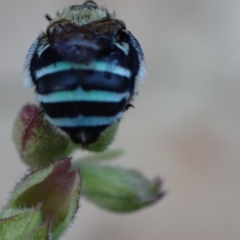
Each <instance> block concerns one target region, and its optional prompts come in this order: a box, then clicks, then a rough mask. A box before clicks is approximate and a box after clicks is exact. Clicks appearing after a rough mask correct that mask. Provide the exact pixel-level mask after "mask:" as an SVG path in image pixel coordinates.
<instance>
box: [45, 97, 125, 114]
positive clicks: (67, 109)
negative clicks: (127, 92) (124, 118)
mask: <svg viewBox="0 0 240 240" xmlns="http://www.w3.org/2000/svg"><path fill="white" fill-rule="evenodd" d="M126 104H127V100H126V99H123V100H122V101H120V102H87V101H82V102H59V103H41V105H42V107H43V108H44V111H45V112H46V113H47V115H48V116H49V117H51V118H62V117H76V116H78V115H80V114H81V115H84V116H113V115H116V114H118V113H119V112H121V111H124V109H125V107H126Z"/></svg>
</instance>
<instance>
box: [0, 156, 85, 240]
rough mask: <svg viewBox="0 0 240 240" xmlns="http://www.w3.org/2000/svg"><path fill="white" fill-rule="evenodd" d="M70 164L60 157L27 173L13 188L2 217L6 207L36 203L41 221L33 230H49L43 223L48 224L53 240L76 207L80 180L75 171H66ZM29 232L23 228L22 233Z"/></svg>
mask: <svg viewBox="0 0 240 240" xmlns="http://www.w3.org/2000/svg"><path fill="white" fill-rule="evenodd" d="M70 167H71V163H70V159H64V160H59V161H56V162H55V163H54V164H51V165H50V166H48V167H45V168H42V169H39V170H36V171H33V172H31V173H30V174H29V175H27V176H26V177H25V178H24V179H23V180H22V181H21V182H20V183H19V184H18V185H17V187H16V189H15V190H14V191H13V194H12V196H11V198H10V200H9V201H8V204H7V206H6V208H5V210H4V211H3V215H5V216H6V215H7V214H6V212H8V211H9V209H17V210H19V209H32V208H34V207H37V206H39V204H40V208H39V211H40V213H41V222H40V224H39V223H38V224H37V226H36V224H35V225H34V226H35V228H34V230H36V232H38V231H39V232H41V234H45V233H46V232H48V231H50V230H49V229H48V228H47V226H51V236H52V237H53V239H57V238H58V237H59V236H60V235H61V234H62V233H63V232H64V231H65V229H66V228H67V227H68V225H69V224H70V223H71V221H72V219H73V217H74V216H75V214H76V212H77V209H78V201H79V195H80V185H81V179H80V175H79V171H70ZM4 212H5V213H4ZM49 221H50V223H49ZM46 223H48V224H47V225H46ZM29 224H30V225H31V224H32V223H31V221H30V223H29ZM44 224H45V225H44ZM44 226H45V227H44ZM41 227H42V228H41ZM15 231H20V230H19V229H17V230H15ZM29 234H30V231H25V235H26V236H29ZM0 236H1V234H0ZM0 239H2V238H1V237H0ZM9 239H14V238H9ZM24 239H27V238H24ZM34 239H35V238H34Z"/></svg>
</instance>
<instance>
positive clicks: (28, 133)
mask: <svg viewBox="0 0 240 240" xmlns="http://www.w3.org/2000/svg"><path fill="white" fill-rule="evenodd" d="M13 141H14V143H15V145H16V148H17V151H18V153H19V155H20V157H21V158H22V160H23V161H24V162H25V163H26V164H28V165H29V166H31V167H39V166H46V165H48V164H49V163H51V162H53V161H55V160H56V159H58V158H60V157H66V156H67V155H68V154H69V152H71V147H70V146H71V141H70V139H69V138H68V136H66V135H63V134H61V133H60V132H59V131H57V130H56V128H55V127H53V126H52V125H51V124H50V123H49V122H48V121H47V120H45V119H44V114H43V113H42V112H41V110H40V108H39V107H38V106H36V105H33V104H27V105H25V106H24V107H23V108H22V110H21V111H20V113H19V114H18V116H17V119H16V121H15V124H14V129H13Z"/></svg>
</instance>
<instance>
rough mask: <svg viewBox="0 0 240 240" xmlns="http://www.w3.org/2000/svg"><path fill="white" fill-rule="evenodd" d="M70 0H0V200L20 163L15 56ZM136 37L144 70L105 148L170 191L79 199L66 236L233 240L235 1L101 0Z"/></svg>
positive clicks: (237, 173) (237, 175)
mask: <svg viewBox="0 0 240 240" xmlns="http://www.w3.org/2000/svg"><path fill="white" fill-rule="evenodd" d="M80 3H81V1H74V0H72V1H70V0H58V1H56V0H53V1H47V0H41V1H37V0H21V1H2V2H1V7H0V43H1V44H0V74H1V80H0V123H1V127H0V149H1V151H0V159H1V161H0V205H1V206H3V205H4V204H5V202H6V200H7V199H8V196H9V193H10V191H11V190H12V189H13V187H14V186H15V184H16V182H17V181H19V179H20V178H21V177H22V176H23V175H24V173H25V172H26V166H24V164H23V163H22V162H21V161H20V160H19V157H18V156H17V154H16V151H15V148H14V145H13V143H12V140H11V131H12V125H13V121H14V118H15V116H16V114H17V112H18V110H19V108H20V107H21V106H22V105H23V104H24V103H26V102H33V101H35V96H34V93H33V89H23V87H22V82H23V74H22V70H23V63H24V58H25V55H26V53H27V50H28V48H29V46H30V44H31V43H32V41H33V40H34V39H35V38H36V37H37V35H38V33H39V32H40V30H45V28H46V26H47V21H46V20H45V19H44V18H43V15H44V14H45V13H49V14H51V15H53V14H54V13H55V12H56V11H57V10H61V9H62V8H63V7H64V6H68V5H72V4H80ZM98 3H99V4H100V5H105V6H107V7H108V8H109V10H110V11H113V10H116V11H117V14H118V17H119V18H120V19H123V20H124V21H125V22H126V23H127V26H128V28H129V29H130V30H131V31H132V32H133V33H134V34H135V36H136V37H137V38H138V40H139V41H140V43H141V45H142V47H143V49H144V52H145V56H146V61H147V68H148V77H147V78H146V80H145V83H144V84H143V85H140V86H139V90H140V94H139V96H137V98H136V99H135V102H134V105H135V108H134V109H131V110H129V111H128V112H127V113H126V115H125V117H124V119H123V121H122V124H121V127H120V131H119V133H118V136H117V138H116V140H115V142H114V144H113V145H112V146H111V148H121V149H124V150H125V152H126V154H125V156H123V157H122V158H120V159H118V160H117V161H116V164H118V165H122V166H125V167H129V168H138V169H139V170H141V171H142V172H144V173H145V174H146V175H147V176H148V177H149V178H153V177H154V176H156V175H160V176H161V177H162V178H163V179H164V180H165V185H164V186H165V189H166V190H167V191H168V195H167V196H166V197H165V198H164V199H163V200H162V201H161V202H159V203H158V204H156V205H153V206H151V207H149V208H145V209H143V210H141V211H139V212H136V213H132V214H113V213H109V212H106V211H104V210H102V209H100V208H98V207H96V206H95V205H92V204H90V203H89V202H87V201H85V200H84V199H81V209H80V211H79V213H78V216H77V219H76V220H75V222H74V224H73V225H72V227H71V229H70V231H69V233H68V234H67V235H66V236H65V238H64V239H71V240H78V239H83V240H113V239H114V240H123V239H127V240H146V239H148V240H160V239H161V240H177V239H184V240H203V239H204V240H237V239H240V159H239V158H240V103H239V100H240V96H239V92H240V67H239V64H240V47H239V45H240V14H239V12H240V1H234V0H231V1H228V0H183V1H178V0H148V1H147V0H145V1H143V0H139V1H134V0H121V1H117V0H111V1H110V0H99V1H98Z"/></svg>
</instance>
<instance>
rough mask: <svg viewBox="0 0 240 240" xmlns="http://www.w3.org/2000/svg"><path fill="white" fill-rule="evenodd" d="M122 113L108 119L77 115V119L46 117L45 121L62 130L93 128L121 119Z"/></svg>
mask: <svg viewBox="0 0 240 240" xmlns="http://www.w3.org/2000/svg"><path fill="white" fill-rule="evenodd" d="M122 115H123V112H120V113H118V114H116V115H115V116H110V117H96V116H91V117H89V116H84V115H79V116H77V117H73V118H69V117H65V118H50V117H49V116H48V115H46V119H47V120H48V121H49V122H50V123H51V124H53V125H55V126H57V127H60V128H64V127H95V126H104V125H105V126H106V125H111V124H113V123H115V122H117V121H118V120H120V119H121V117H122Z"/></svg>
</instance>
